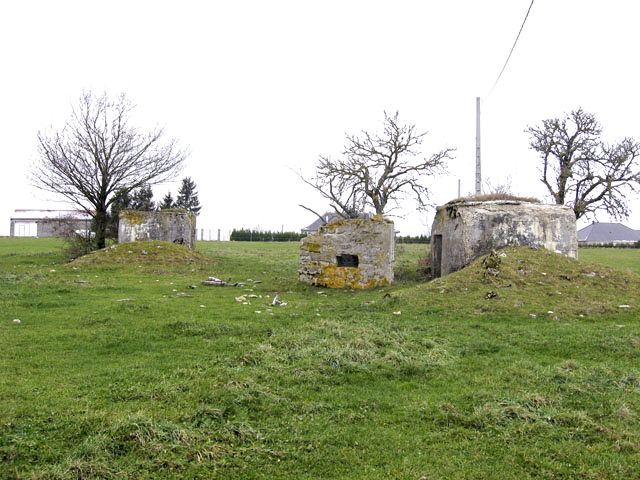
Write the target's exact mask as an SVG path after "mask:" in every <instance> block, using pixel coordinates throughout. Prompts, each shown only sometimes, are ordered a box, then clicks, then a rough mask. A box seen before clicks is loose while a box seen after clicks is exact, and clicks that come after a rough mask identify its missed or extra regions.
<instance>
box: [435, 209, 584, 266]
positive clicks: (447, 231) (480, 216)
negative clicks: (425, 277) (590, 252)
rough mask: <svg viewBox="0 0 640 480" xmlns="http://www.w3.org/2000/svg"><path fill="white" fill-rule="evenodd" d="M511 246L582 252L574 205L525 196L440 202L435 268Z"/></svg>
mask: <svg viewBox="0 0 640 480" xmlns="http://www.w3.org/2000/svg"><path fill="white" fill-rule="evenodd" d="M506 246H531V247H540V248H546V249H548V250H551V251H554V252H558V253H561V254H563V255H567V256H569V257H572V258H578V237H577V230H576V218H575V215H574V213H573V210H572V209H571V208H569V207H565V206H563V205H543V204H539V203H531V202H527V201H520V200H494V201H482V202H481V201H459V202H455V201H454V202H450V203H448V204H446V205H443V206H440V207H438V208H437V210H436V215H435V218H434V220H433V226H432V227H431V254H430V259H431V273H432V276H433V277H440V276H444V275H448V274H449V273H452V272H455V271H457V270H460V269H461V268H463V267H464V266H466V265H468V264H469V263H470V262H471V261H472V260H473V259H474V258H476V257H478V256H480V255H484V254H487V253H489V252H490V251H491V250H493V249H497V248H502V247H506Z"/></svg>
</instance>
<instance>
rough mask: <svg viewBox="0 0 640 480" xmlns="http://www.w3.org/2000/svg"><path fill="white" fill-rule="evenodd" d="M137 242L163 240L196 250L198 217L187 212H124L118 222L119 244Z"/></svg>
mask: <svg viewBox="0 0 640 480" xmlns="http://www.w3.org/2000/svg"><path fill="white" fill-rule="evenodd" d="M137 240H162V241H166V242H174V243H180V244H183V245H187V246H188V247H189V248H195V246H196V217H195V215H193V214H190V213H187V212H186V211H160V212H141V211H137V210H122V211H121V212H120V217H119V221H118V243H126V242H135V241H137Z"/></svg>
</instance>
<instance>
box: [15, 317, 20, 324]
mask: <svg viewBox="0 0 640 480" xmlns="http://www.w3.org/2000/svg"><path fill="white" fill-rule="evenodd" d="M13 323H21V322H20V319H19V318H14V319H13Z"/></svg>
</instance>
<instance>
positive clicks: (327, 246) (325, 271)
mask: <svg viewBox="0 0 640 480" xmlns="http://www.w3.org/2000/svg"><path fill="white" fill-rule="evenodd" d="M393 228H394V225H393V222H392V221H390V220H387V219H385V218H383V217H382V216H376V217H373V218H371V219H350V220H339V221H337V222H333V223H328V224H325V225H322V226H321V227H320V228H319V229H318V231H317V232H316V233H314V234H311V235H309V236H307V237H305V238H303V239H302V240H301V242H300V270H299V272H298V278H299V279H300V280H301V281H303V282H306V283H309V284H311V285H317V286H322V287H329V288H357V289H363V288H372V287H377V286H383V285H389V284H390V283H391V282H393V263H394V246H395V239H394V230H393Z"/></svg>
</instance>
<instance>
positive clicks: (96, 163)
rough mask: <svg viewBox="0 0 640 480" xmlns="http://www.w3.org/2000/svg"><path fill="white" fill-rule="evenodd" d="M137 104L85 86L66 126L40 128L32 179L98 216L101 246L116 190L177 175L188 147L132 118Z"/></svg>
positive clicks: (98, 243) (95, 223)
mask: <svg viewBox="0 0 640 480" xmlns="http://www.w3.org/2000/svg"><path fill="white" fill-rule="evenodd" d="M133 109H134V105H133V104H132V103H131V102H130V101H129V100H127V98H126V96H125V94H121V95H120V96H119V97H118V98H117V99H116V100H115V101H112V100H110V99H109V98H108V96H107V94H106V93H103V94H102V95H100V96H95V95H93V94H92V93H91V92H84V93H83V94H82V95H81V97H80V100H79V102H78V106H77V107H75V108H74V107H72V113H71V117H70V119H69V120H68V121H67V123H66V125H65V126H64V127H63V128H62V129H61V130H54V129H53V128H51V129H50V131H48V132H45V133H43V132H38V154H39V158H38V160H37V161H36V162H35V163H34V164H33V165H32V166H31V175H30V180H31V183H32V184H33V185H34V186H35V187H37V188H40V189H42V190H46V191H49V192H53V193H56V194H59V195H62V196H63V197H65V198H66V199H67V200H69V201H71V202H72V203H74V204H75V205H77V206H79V207H80V208H82V209H83V210H84V211H85V212H88V213H90V214H91V215H92V216H93V228H94V229H95V241H96V247H97V248H104V246H105V234H106V228H107V223H108V215H107V213H108V208H109V205H111V203H112V202H113V201H114V198H115V193H116V191H120V192H131V191H132V190H134V189H136V188H138V187H141V186H142V185H155V184H158V183H162V182H165V181H167V180H169V179H171V178H174V177H175V176H176V175H177V174H178V173H179V172H180V171H181V169H182V167H183V165H184V162H185V160H186V158H187V157H188V155H189V154H188V152H187V151H185V150H182V149H181V148H180V147H179V145H178V142H177V141H176V140H173V139H172V140H169V141H167V142H165V143H163V142H162V139H163V135H164V129H163V128H161V127H155V128H154V129H153V130H151V131H150V132H148V133H142V132H140V131H139V130H138V129H137V128H136V127H134V126H133V125H131V124H130V116H131V112H132V110H133Z"/></svg>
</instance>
